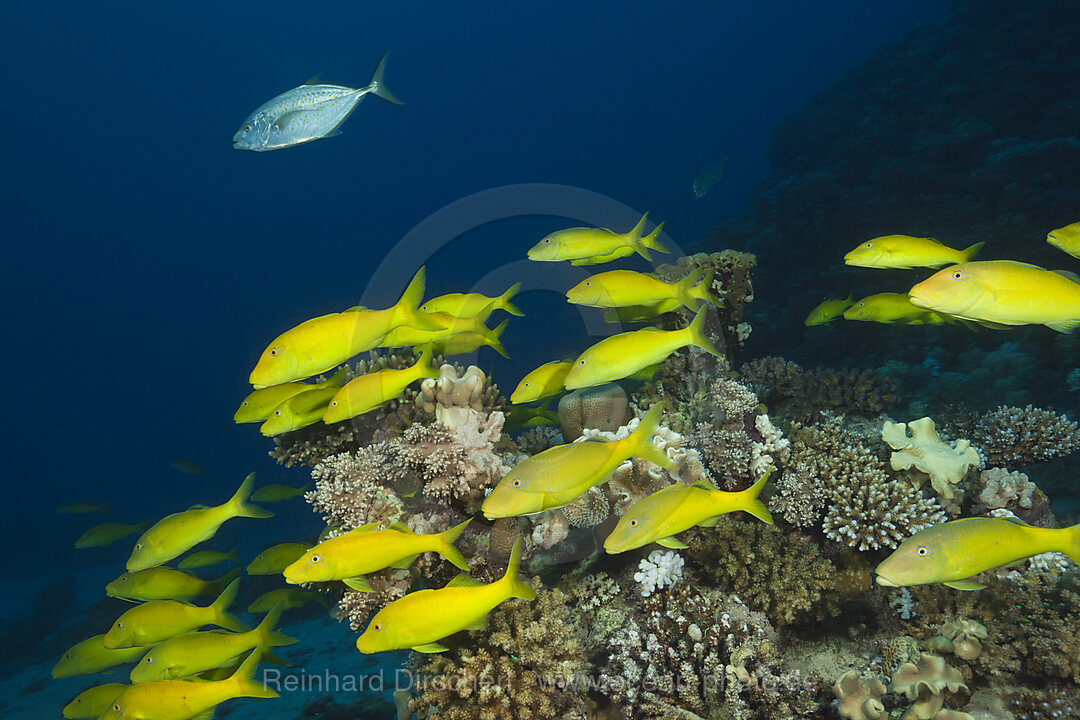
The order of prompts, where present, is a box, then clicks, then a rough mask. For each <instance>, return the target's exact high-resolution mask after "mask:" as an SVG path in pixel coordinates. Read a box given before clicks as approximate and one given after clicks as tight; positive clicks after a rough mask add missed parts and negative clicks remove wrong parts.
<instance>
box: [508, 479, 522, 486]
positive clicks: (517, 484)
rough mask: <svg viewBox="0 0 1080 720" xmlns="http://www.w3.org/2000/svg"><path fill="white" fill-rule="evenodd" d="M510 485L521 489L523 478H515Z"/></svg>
mask: <svg viewBox="0 0 1080 720" xmlns="http://www.w3.org/2000/svg"><path fill="white" fill-rule="evenodd" d="M510 484H511V485H513V486H514V487H516V488H518V487H521V478H515V479H514V481H513V482H512V483H510Z"/></svg>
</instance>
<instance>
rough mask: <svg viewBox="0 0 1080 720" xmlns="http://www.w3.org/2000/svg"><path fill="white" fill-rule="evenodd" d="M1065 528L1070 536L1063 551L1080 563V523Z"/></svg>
mask: <svg viewBox="0 0 1080 720" xmlns="http://www.w3.org/2000/svg"><path fill="white" fill-rule="evenodd" d="M1065 530H1066V531H1067V532H1068V533H1069V537H1068V540H1067V541H1066V544H1065V548H1064V549H1063V550H1062V552H1063V553H1065V554H1066V555H1068V556H1069V558H1070V559H1072V561H1073V562H1076V563H1080V525H1073V526H1072V527H1068V528H1065Z"/></svg>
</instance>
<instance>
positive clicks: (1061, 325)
mask: <svg viewBox="0 0 1080 720" xmlns="http://www.w3.org/2000/svg"><path fill="white" fill-rule="evenodd" d="M1046 327H1048V328H1050V329H1051V330H1056V331H1057V332H1059V333H1071V332H1072V331H1073V330H1075V329H1076V328H1078V327H1080V318H1075V319H1072V320H1062V321H1061V322H1056V323H1046Z"/></svg>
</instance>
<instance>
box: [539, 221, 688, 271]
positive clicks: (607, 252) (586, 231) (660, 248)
mask: <svg viewBox="0 0 1080 720" xmlns="http://www.w3.org/2000/svg"><path fill="white" fill-rule="evenodd" d="M648 218H649V213H645V214H644V215H643V216H642V217H641V220H639V221H638V224H637V225H635V226H634V229H633V230H631V231H630V232H627V233H616V232H612V231H611V230H607V229H606V228H598V227H593V228H586V227H576V228H567V229H565V230H557V231H556V232H553V233H551V234H550V235H548V236H547V237H545V238H544V239H543V240H541V241H540V242H538V243H536V245H534V246H533V247H532V248H530V249H529V259H530V260H536V261H539V262H558V261H560V260H570V261H571V262H572V263H573V264H574V265H591V264H595V263H599V262H608V261H609V260H615V259H618V258H620V257H626V256H627V255H631V254H633V253H635V252H636V253H637V254H638V255H640V256H641V257H643V258H645V259H646V260H652V255H650V254H649V249H652V250H656V251H657V252H664V253H666V252H671V251H670V250H668V249H667V248H666V247H664V245H663V244H662V243H661V242H660V241H659V240H657V239H656V238H657V237H658V236H659V235H660V233H661V232H662V231H663V228H664V223H660V224H659V225H657V226H656V228H654V229H653V231H652V232H651V233H649V234H648V235H645V236H644V237H642V233H643V232H644V230H645V223H646V221H647V220H648Z"/></svg>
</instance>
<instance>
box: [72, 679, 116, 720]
mask: <svg viewBox="0 0 1080 720" xmlns="http://www.w3.org/2000/svg"><path fill="white" fill-rule="evenodd" d="M128 687H129V686H128V685H125V684H124V683H105V684H104V685H95V686H94V687H92V688H89V689H87V690H83V691H82V692H81V693H79V694H78V695H76V696H75V699H74V700H72V701H71V702H69V703H68V704H67V705H65V706H64V717H65V718H70V719H71V720H75V719H76V718H86V719H87V720H90V719H95V718H99V717H101V715H102V713H104V712H105V711H106V710H108V709H109V708H110V707H111V706H112V704H113V701H114V700H116V698H118V697H120V693H122V692H124V691H125V690H127V689H128Z"/></svg>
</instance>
